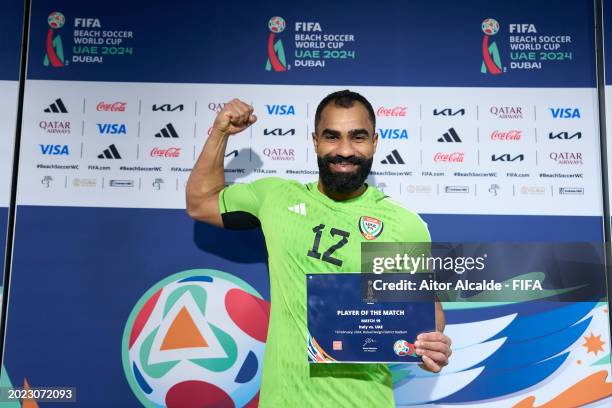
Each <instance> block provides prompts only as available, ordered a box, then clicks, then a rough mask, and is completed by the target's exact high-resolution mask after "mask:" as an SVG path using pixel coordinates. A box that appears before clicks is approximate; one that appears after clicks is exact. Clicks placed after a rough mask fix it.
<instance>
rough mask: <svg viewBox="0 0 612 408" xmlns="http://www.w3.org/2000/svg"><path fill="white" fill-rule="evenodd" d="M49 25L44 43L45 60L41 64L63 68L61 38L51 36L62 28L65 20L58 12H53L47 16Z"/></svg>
mask: <svg viewBox="0 0 612 408" xmlns="http://www.w3.org/2000/svg"><path fill="white" fill-rule="evenodd" d="M47 22H48V23H49V31H47V40H46V42H45V48H46V53H45V60H44V61H43V64H44V66H45V67H48V66H49V64H51V66H52V67H56V68H57V67H63V66H65V65H66V63H65V60H64V46H63V45H62V38H61V37H60V35H59V34H58V35H56V36H53V33H54V31H55V30H59V29H60V28H62V27H63V26H64V23H65V22H66V18H65V17H64V15H63V14H62V13H60V12H59V11H54V12H53V13H51V14H49V17H48V18H47Z"/></svg>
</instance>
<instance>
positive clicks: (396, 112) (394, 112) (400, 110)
mask: <svg viewBox="0 0 612 408" xmlns="http://www.w3.org/2000/svg"><path fill="white" fill-rule="evenodd" d="M376 116H393V117H399V116H406V107H405V106H395V107H393V108H385V107H384V106H381V107H380V108H378V110H377V111H376Z"/></svg>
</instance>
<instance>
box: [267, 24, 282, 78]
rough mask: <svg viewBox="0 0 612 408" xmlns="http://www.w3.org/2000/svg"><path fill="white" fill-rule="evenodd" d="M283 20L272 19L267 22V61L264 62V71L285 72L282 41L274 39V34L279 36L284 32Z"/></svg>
mask: <svg viewBox="0 0 612 408" xmlns="http://www.w3.org/2000/svg"><path fill="white" fill-rule="evenodd" d="M285 26H286V23H285V19H284V18H282V17H272V18H271V19H270V21H268V28H269V29H270V35H269V36H268V61H267V62H266V71H272V70H274V71H275V72H283V71H286V70H287V59H286V58H285V48H284V47H283V41H282V40H281V39H278V40H277V39H276V34H280V33H282V32H283V31H284V30H285Z"/></svg>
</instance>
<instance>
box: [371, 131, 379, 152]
mask: <svg viewBox="0 0 612 408" xmlns="http://www.w3.org/2000/svg"><path fill="white" fill-rule="evenodd" d="M372 145H374V153H376V148H377V147H378V133H376V132H374V134H373V135H372Z"/></svg>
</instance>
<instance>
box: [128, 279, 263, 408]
mask: <svg viewBox="0 0 612 408" xmlns="http://www.w3.org/2000/svg"><path fill="white" fill-rule="evenodd" d="M269 314H270V303H269V302H267V301H266V300H264V299H263V298H262V296H261V295H260V294H259V293H258V292H257V291H256V290H255V289H254V288H253V287H251V286H250V285H249V284H247V283H246V282H244V281H243V280H241V279H240V278H238V277H236V276H234V275H231V274H229V273H225V272H221V271H217V270H212V269H192V270H188V271H183V272H179V273H176V274H173V275H171V276H168V277H167V278H165V279H163V280H161V281H160V282H158V283H157V284H155V285H154V286H153V287H151V288H150V289H149V290H148V291H147V292H146V293H145V294H144V295H143V296H142V297H141V298H140V300H139V301H138V303H137V304H136V306H135V307H134V308H133V309H132V313H130V316H129V317H128V321H127V324H126V327H125V331H124V334H123V341H122V346H121V353H122V356H121V357H122V361H123V369H124V372H125V375H126V378H127V381H128V383H129V385H130V388H131V389H132V392H133V393H134V395H135V396H136V398H138V400H139V401H140V403H141V404H142V405H143V406H145V407H147V408H160V407H167V408H182V407H196V406H197V407H201V408H212V407H244V406H249V407H253V406H256V404H257V398H258V393H259V385H260V383H261V374H262V367H263V353H264V347H265V341H266V335H267V332H268V318H269Z"/></svg>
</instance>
